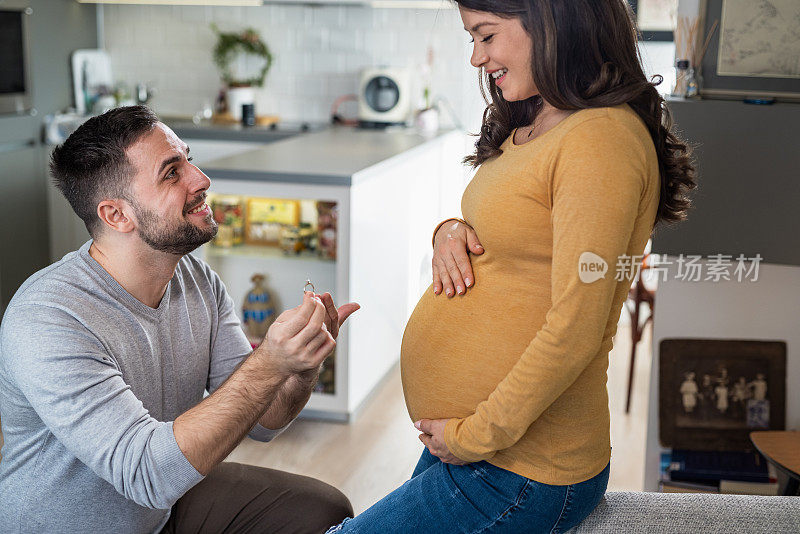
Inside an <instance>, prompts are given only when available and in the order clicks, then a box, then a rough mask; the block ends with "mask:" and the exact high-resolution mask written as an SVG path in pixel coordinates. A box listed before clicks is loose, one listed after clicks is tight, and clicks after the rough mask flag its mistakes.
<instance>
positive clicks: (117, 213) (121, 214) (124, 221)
mask: <svg viewBox="0 0 800 534" xmlns="http://www.w3.org/2000/svg"><path fill="white" fill-rule="evenodd" d="M132 211H133V210H132V209H131V207H130V205H129V204H128V203H127V202H125V201H124V200H121V199H114V200H103V201H102V202H100V204H98V205H97V217H98V218H99V219H100V220H101V221H102V222H103V224H104V225H106V226H108V227H109V228H111V229H112V230H115V231H117V232H120V233H123V234H126V233H128V232H132V231H133V230H134V228H136V225H135V224H134V220H133V217H132V216H131V214H132Z"/></svg>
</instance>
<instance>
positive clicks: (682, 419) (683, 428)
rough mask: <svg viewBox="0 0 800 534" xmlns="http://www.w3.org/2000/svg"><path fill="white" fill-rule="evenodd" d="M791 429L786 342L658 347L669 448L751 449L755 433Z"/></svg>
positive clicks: (663, 431)
mask: <svg viewBox="0 0 800 534" xmlns="http://www.w3.org/2000/svg"><path fill="white" fill-rule="evenodd" d="M785 425H786V343H785V342H783V341H756V340H737V339H665V340H662V341H661V344H660V345H659V427H660V437H661V443H662V445H663V446H664V447H672V448H675V449H690V450H716V451H725V450H732V451H744V450H750V449H752V447H753V445H752V443H751V442H750V437H749V435H750V432H752V431H754V430H783V429H784V427H785Z"/></svg>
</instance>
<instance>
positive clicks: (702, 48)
mask: <svg viewBox="0 0 800 534" xmlns="http://www.w3.org/2000/svg"><path fill="white" fill-rule="evenodd" d="M677 22H678V23H677V26H676V28H675V33H674V35H675V57H676V61H675V67H676V76H675V88H674V89H673V91H672V96H674V97H680V98H687V97H689V98H691V97H696V96H700V89H701V87H702V76H701V72H700V65H701V64H702V61H703V57H704V56H705V54H706V50H708V45H709V43H710V42H711V37H712V36H713V35H714V32H715V31H716V30H717V26H718V24H719V20H715V21H714V24H712V25H711V28H709V30H708V33H707V34H706V36H705V40H704V41H703V43H702V44H700V42H699V40H698V38H697V37H698V35H699V32H700V17H689V16H685V15H682V16H679V17H678V21H677Z"/></svg>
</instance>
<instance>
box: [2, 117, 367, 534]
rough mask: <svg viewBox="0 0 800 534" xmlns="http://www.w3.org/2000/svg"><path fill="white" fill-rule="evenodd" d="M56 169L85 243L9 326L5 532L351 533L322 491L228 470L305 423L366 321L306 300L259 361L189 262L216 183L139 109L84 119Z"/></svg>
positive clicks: (198, 264)
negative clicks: (343, 337)
mask: <svg viewBox="0 0 800 534" xmlns="http://www.w3.org/2000/svg"><path fill="white" fill-rule="evenodd" d="M51 170H52V173H53V177H54V179H55V182H56V185H57V186H58V187H59V189H60V190H61V191H62V192H63V193H64V196H65V197H66V198H67V200H68V201H69V202H70V204H71V205H72V207H73V209H74V210H75V212H76V213H77V214H78V216H80V217H81V219H83V221H84V222H85V223H86V227H87V229H88V230H89V233H90V234H91V236H92V240H91V241H89V242H87V243H86V244H85V245H83V246H82V247H81V248H80V249H79V250H77V251H75V252H72V253H70V254H67V255H66V256H65V257H64V258H63V259H62V260H61V261H59V262H57V263H55V264H53V265H51V266H49V267H47V268H45V269H43V270H41V271H39V272H37V273H36V274H34V275H33V276H31V277H30V278H29V279H28V280H27V281H26V282H25V283H24V284H23V285H22V286H21V287H20V288H19V290H18V291H17V293H16V295H15V296H14V298H13V299H12V301H11V303H10V304H9V306H8V309H7V310H6V312H5V316H4V317H3V321H2V326H0V418H1V420H2V425H3V433H4V437H5V445H4V447H3V459H2V463H0V531H1V532H9V533H12V532H37V533H38V532H71V533H72V532H132V533H145V532H223V531H224V532H244V531H247V532H250V531H254V532H298V533H305V532H322V531H324V530H325V529H326V528H327V527H328V526H330V525H332V524H335V523H338V522H340V521H341V520H342V519H344V518H345V517H347V516H351V515H352V508H351V506H350V503H349V501H348V500H347V498H346V497H345V496H344V495H342V494H341V493H340V492H339V491H338V490H336V489H335V488H333V487H331V486H329V485H327V484H324V483H322V482H320V481H317V480H314V479H312V478H308V477H302V476H298V475H292V474H288V473H283V472H280V471H275V470H271V469H264V468H259V467H253V466H244V465H239V464H233V463H221V462H222V460H223V459H224V458H225V457H226V456H228V454H229V453H230V452H231V450H233V448H234V447H235V446H236V445H237V444H238V443H239V442H240V441H241V440H242V439H243V438H244V437H245V436H248V435H249V436H250V437H251V438H253V439H257V440H261V441H269V440H270V439H272V438H273V437H275V436H276V435H277V434H278V433H280V431H281V430H282V429H283V428H285V427H286V425H288V424H289V423H290V422H291V421H292V420H293V419H294V418H295V417H296V416H297V414H298V413H299V412H300V410H301V409H302V407H303V406H304V405H305V403H306V402H307V401H308V398H309V396H310V394H311V391H312V388H313V386H314V384H315V382H316V380H317V376H318V373H319V368H320V365H321V364H322V362H323V361H324V360H325V358H326V357H327V356H328V355H329V354H330V353H331V352H332V350H333V348H334V346H335V344H336V342H335V339H336V336H337V334H338V331H339V325H340V324H341V323H342V322H343V321H344V320H345V319H346V318H347V317H348V316H349V315H350V314H351V313H353V312H354V311H355V310H356V309H357V308H358V305H356V304H346V305H344V306H342V307H341V308H340V309H339V310H337V309H336V307H335V306H334V304H333V301H332V299H331V297H330V295H329V294H327V293H326V294H325V295H322V296H321V297H320V296H316V295H313V294H311V293H306V294H305V296H304V298H303V302H302V304H300V305H299V306H297V307H296V308H293V309H290V310H287V311H286V312H284V313H283V314H281V315H280V316H279V317H278V318H277V320H276V322H275V323H274V324H273V325H272V327H271V328H270V329H269V333H268V334H267V336H266V338H265V339H264V342H263V343H262V344H261V345H260V346H259V348H257V349H256V350H254V351H253V350H251V348H250V344H249V343H248V342H247V339H246V338H245V336H244V333H243V332H242V330H241V328H240V324H239V320H238V318H237V317H236V314H235V313H234V309H233V302H232V300H231V298H230V297H229V296H228V294H227V293H226V291H225V287H224V286H223V284H222V282H221V281H220V279H219V277H218V276H217V274H216V273H215V272H214V271H212V270H211V269H210V268H209V267H208V265H206V264H205V263H203V262H202V261H200V260H198V259H196V258H194V257H193V256H192V255H190V254H189V252H191V251H192V250H194V249H196V248H197V247H198V246H200V245H202V244H203V243H205V242H207V241H209V240H210V239H211V238H212V237H213V236H214V235H215V233H216V231H217V225H216V223H215V222H214V220H213V218H212V217H211V211H210V209H209V207H208V205H207V204H206V203H205V200H206V191H207V190H208V187H209V185H210V182H209V180H208V178H207V177H206V176H205V175H204V174H203V173H202V172H201V171H200V170H199V169H198V168H197V167H195V166H194V165H192V163H191V158H190V157H189V150H188V147H187V146H186V144H185V143H183V142H182V141H181V140H180V139H179V138H178V137H177V136H176V135H175V134H174V133H173V132H172V131H171V130H170V129H169V128H168V127H166V126H165V125H164V124H162V123H161V122H159V120H158V118H157V117H156V116H155V115H154V114H153V113H152V112H151V111H150V110H149V109H147V108H145V107H142V106H131V107H124V108H118V109H115V110H112V111H109V112H108V113H105V114H103V115H100V116H98V117H94V118H92V119H89V120H88V121H87V122H86V123H84V124H83V125H82V126H81V127H80V128H79V129H78V130H76V131H75V133H73V134H72V135H71V136H70V137H69V139H67V140H66V142H65V143H64V144H63V145H61V146H59V147H57V148H56V149H55V151H54V152H53V156H52V160H51ZM205 390H208V391H209V392H210V393H211V395H210V396H208V397H207V398H205V399H204V398H203V394H204V391H205Z"/></svg>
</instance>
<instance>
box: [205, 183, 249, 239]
mask: <svg viewBox="0 0 800 534" xmlns="http://www.w3.org/2000/svg"><path fill="white" fill-rule="evenodd" d="M210 204H211V212H212V213H213V216H214V220H215V221H217V225H218V227H219V228H218V229H217V235H216V236H214V239H213V240H212V241H211V243H212V244H213V245H216V246H218V247H232V246H234V245H240V244H242V243H243V242H244V201H243V200H242V198H241V197H238V196H233V195H213V196H212V197H211V199H210Z"/></svg>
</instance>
